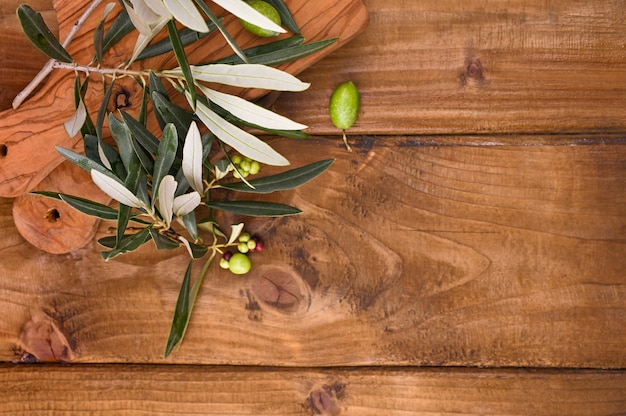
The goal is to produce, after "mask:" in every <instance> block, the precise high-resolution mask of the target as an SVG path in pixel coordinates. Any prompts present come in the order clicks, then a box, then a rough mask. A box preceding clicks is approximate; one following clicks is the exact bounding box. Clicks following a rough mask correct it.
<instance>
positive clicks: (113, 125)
mask: <svg viewBox="0 0 626 416" xmlns="http://www.w3.org/2000/svg"><path fill="white" fill-rule="evenodd" d="M109 128H110V129H111V135H112V136H113V140H115V144H117V148H118V149H119V151H120V157H121V159H122V163H123V164H124V167H125V168H126V171H127V172H129V171H130V165H131V158H132V157H133V144H132V138H131V132H130V129H129V128H128V125H127V124H125V123H123V122H121V121H120V120H118V119H117V117H115V116H114V115H113V113H110V114H109Z"/></svg>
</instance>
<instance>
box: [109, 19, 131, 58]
mask: <svg viewBox="0 0 626 416" xmlns="http://www.w3.org/2000/svg"><path fill="white" fill-rule="evenodd" d="M134 29H135V26H133V22H132V21H131V20H130V17H128V12H126V10H123V11H122V12H121V13H120V14H119V15H118V16H117V17H116V18H115V20H114V21H113V24H111V27H110V28H109V30H108V31H107V32H106V34H105V35H104V39H103V46H102V53H103V54H104V53H106V51H108V50H109V49H110V48H111V47H112V46H113V45H115V44H116V43H117V42H119V41H120V40H121V39H122V38H123V37H124V36H126V35H127V34H129V33H130V32H132V31H133V30H134Z"/></svg>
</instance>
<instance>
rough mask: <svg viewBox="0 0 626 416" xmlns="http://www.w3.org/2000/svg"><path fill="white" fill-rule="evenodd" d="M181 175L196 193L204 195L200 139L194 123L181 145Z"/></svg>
mask: <svg viewBox="0 0 626 416" xmlns="http://www.w3.org/2000/svg"><path fill="white" fill-rule="evenodd" d="M182 167H183V174H184V175H185V179H187V182H189V185H191V187H192V188H193V189H195V190H196V191H197V192H198V193H200V194H203V193H204V185H203V183H202V139H201V137H200V130H198V125H197V124H196V122H195V121H194V122H192V123H191V126H190V127H189V132H188V133H187V136H186V137H185V144H184V145H183V166H182Z"/></svg>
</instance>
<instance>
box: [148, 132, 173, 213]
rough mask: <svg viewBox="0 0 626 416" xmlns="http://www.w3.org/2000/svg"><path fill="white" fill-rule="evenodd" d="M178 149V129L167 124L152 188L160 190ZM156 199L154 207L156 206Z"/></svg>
mask: <svg viewBox="0 0 626 416" xmlns="http://www.w3.org/2000/svg"><path fill="white" fill-rule="evenodd" d="M177 148H178V135H177V134H176V127H175V126H174V125H173V124H167V125H166V126H165V129H163V136H162V137H161V142H160V143H159V150H158V152H157V156H156V159H155V161H154V170H153V173H152V186H153V187H154V188H155V189H159V184H160V183H161V179H163V177H164V176H165V175H167V174H168V172H169V171H170V169H171V167H172V164H173V163H174V159H175V158H176V150H177ZM154 202H155V201H154V198H153V201H152V205H154Z"/></svg>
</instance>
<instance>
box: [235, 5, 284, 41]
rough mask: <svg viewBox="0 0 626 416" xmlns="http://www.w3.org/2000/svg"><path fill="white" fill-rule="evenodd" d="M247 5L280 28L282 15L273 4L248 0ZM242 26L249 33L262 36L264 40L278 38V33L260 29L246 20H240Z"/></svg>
mask: <svg viewBox="0 0 626 416" xmlns="http://www.w3.org/2000/svg"><path fill="white" fill-rule="evenodd" d="M247 3H248V4H249V5H250V6H251V7H252V8H253V9H254V10H256V11H257V12H259V13H261V14H262V15H263V16H265V17H267V18H268V19H270V20H271V21H272V22H274V23H276V24H277V25H279V26H280V24H281V20H280V14H279V13H278V10H276V9H275V8H274V6H272V5H271V4H269V3H267V2H264V1H263V0H248V1H247ZM239 21H240V22H241V25H242V26H243V27H244V28H246V29H247V30H248V31H250V32H252V33H254V34H255V35H257V36H261V37H264V38H268V37H272V36H278V35H279V33H278V32H274V31H273V30H267V29H263V28H261V27H258V26H257V25H253V24H252V23H249V22H246V21H245V20H242V19H239Z"/></svg>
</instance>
